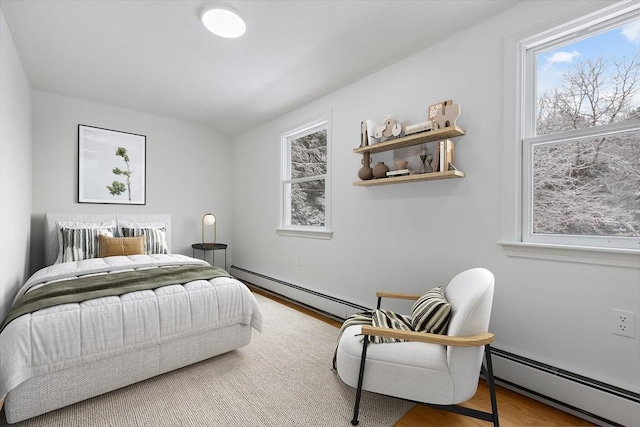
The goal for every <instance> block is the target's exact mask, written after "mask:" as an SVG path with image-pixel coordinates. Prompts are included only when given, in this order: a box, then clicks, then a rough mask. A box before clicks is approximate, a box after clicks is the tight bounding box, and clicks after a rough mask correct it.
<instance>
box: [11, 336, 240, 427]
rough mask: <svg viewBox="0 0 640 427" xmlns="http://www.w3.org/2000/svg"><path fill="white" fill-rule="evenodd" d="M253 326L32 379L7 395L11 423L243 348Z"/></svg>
mask: <svg viewBox="0 0 640 427" xmlns="http://www.w3.org/2000/svg"><path fill="white" fill-rule="evenodd" d="M250 341H251V326H250V325H243V324H235V325H231V326H226V327H223V328H217V329H210V330H207V331H203V332H199V333H196V334H193V335H189V336H185V337H180V338H176V339H172V340H170V341H166V342H162V343H158V344H156V345H153V346H149V347H145V348H140V349H136V350H134V351H131V352H125V353H122V354H118V355H116V356H112V357H108V358H105V359H101V360H98V361H95V362H91V363H87V364H83V365H80V366H76V367H73V368H70V369H65V370H63V371H58V372H53V373H51V374H47V375H43V376H39V377H35V378H31V379H29V380H27V381H25V382H24V383H22V384H20V385H19V386H17V387H16V388H15V389H13V390H11V391H10V392H9V394H7V396H6V398H5V402H4V410H5V415H6V418H7V422H9V423H16V422H19V421H23V420H25V419H28V418H32V417H35V416H38V415H42V414H44V413H46V412H50V411H53V410H55V409H59V408H62V407H64V406H68V405H71V404H73V403H77V402H80V401H82V400H85V399H89V398H91V397H95V396H98V395H101V394H104V393H107V392H110V391H113V390H116V389H118V388H121V387H125V386H128V385H131V384H134V383H137V382H139V381H143V380H146V379H148V378H151V377H154V376H156V375H160V374H163V373H166V372H169V371H172V370H174V369H178V368H181V367H184V366H187V365H190V364H193V363H196V362H200V361H202V360H205V359H208V358H211V357H213V356H217V355H219V354H223V353H226V352H229V351H231V350H233V349H236V348H238V347H243V346H245V345H247V344H249V342H250Z"/></svg>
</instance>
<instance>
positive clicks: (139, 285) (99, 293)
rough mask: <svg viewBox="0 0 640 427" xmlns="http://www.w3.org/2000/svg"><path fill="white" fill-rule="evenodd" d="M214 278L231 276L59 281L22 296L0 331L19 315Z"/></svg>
mask: <svg viewBox="0 0 640 427" xmlns="http://www.w3.org/2000/svg"><path fill="white" fill-rule="evenodd" d="M215 277H231V275H230V274H229V273H227V272H226V271H225V270H223V269H221V268H218V267H209V266H176V267H166V268H153V269H140V270H134V271H122V272H118V273H111V274H99V275H92V276H85V277H78V278H72V279H67V280H61V281H59V282H55V283H51V284H49V285H46V286H42V287H40V288H37V289H34V290H32V291H30V292H27V293H26V294H24V295H23V296H22V297H21V298H20V299H19V300H18V301H16V303H15V304H14V305H13V307H12V308H11V310H10V311H9V314H8V315H7V317H6V318H5V319H4V321H3V322H2V325H0V332H2V330H3V329H4V328H5V326H6V325H8V324H9V322H11V321H12V320H14V319H16V318H18V317H20V316H22V315H23V314H27V313H32V312H34V311H37V310H42V309H43V308H48V307H53V306H54V305H59V304H69V303H78V302H83V301H87V300H90V299H94V298H101V297H107V296H117V295H123V294H126V293H128V292H134V291H142V290H147V289H157V288H159V287H161V286H167V285H173V284H184V283H188V282H191V281H193V280H210V279H213V278H215Z"/></svg>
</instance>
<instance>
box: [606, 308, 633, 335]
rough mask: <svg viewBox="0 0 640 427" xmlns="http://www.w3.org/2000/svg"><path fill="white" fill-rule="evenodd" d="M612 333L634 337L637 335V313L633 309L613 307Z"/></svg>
mask: <svg viewBox="0 0 640 427" xmlns="http://www.w3.org/2000/svg"><path fill="white" fill-rule="evenodd" d="M611 333H612V334H616V335H622V336H624V337H630V338H634V337H635V336H636V314H635V313H634V312H633V311H625V310H618V309H616V308H612V309H611Z"/></svg>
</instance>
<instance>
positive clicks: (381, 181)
mask: <svg viewBox="0 0 640 427" xmlns="http://www.w3.org/2000/svg"><path fill="white" fill-rule="evenodd" d="M449 178H464V172H462V171H458V170H455V171H445V172H432V173H416V174H413V175H404V176H392V177H389V178H378V179H369V180H366V181H354V183H353V185H356V186H359V187H370V186H374V185H385V184H396V183H399V182H413V181H431V180H436V179H449Z"/></svg>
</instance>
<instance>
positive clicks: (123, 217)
mask: <svg viewBox="0 0 640 427" xmlns="http://www.w3.org/2000/svg"><path fill="white" fill-rule="evenodd" d="M58 221H76V222H91V223H103V222H107V221H116V223H117V222H118V221H130V222H162V223H164V227H165V230H166V234H167V245H168V247H169V251H171V215H169V214H91V213H83V214H79V213H47V214H45V222H44V245H45V248H44V259H45V263H46V265H51V264H53V263H54V262H55V261H56V258H57V257H58V227H57V225H56V224H57V222H58Z"/></svg>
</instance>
